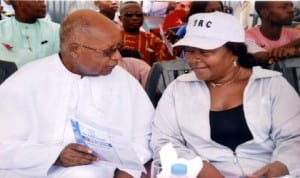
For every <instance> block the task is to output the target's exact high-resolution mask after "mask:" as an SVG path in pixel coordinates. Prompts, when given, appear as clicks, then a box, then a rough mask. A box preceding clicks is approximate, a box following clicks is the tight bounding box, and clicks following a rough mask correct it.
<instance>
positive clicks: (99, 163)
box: [0, 10, 154, 178]
mask: <svg viewBox="0 0 300 178" xmlns="http://www.w3.org/2000/svg"><path fill="white" fill-rule="evenodd" d="M60 40H61V49H60V54H59V55H58V54H55V55H52V56H49V57H46V58H44V59H41V60H37V61H34V62H31V63H29V64H27V65H25V66H23V67H22V68H20V69H19V71H17V72H16V73H14V74H13V75H12V76H11V77H10V78H8V79H7V80H6V81H5V82H4V83H3V84H2V85H1V86H0V98H1V100H0V130H1V131H0V132H1V133H0V146H1V147H0V160H1V161H0V177H1V178H77V177H78V178H79V177H80V178H100V177H102V178H109V177H113V176H115V177H117V178H127V177H128V178H129V177H140V176H141V172H142V170H139V169H133V168H132V169H129V168H126V167H122V166H118V165H116V164H112V163H108V162H106V161H103V160H101V159H100V160H99V157H97V156H95V154H94V153H93V152H92V150H91V149H90V148H87V147H86V146H83V145H80V144H78V143H76V141H75V138H74V133H73V131H72V126H71V121H70V120H71V119H78V120H82V121H87V120H89V121H92V122H94V123H96V124H97V125H99V126H101V128H103V129H100V130H99V131H101V132H104V133H105V134H107V136H108V137H109V138H114V141H115V142H118V143H123V146H125V147H132V148H133V150H134V152H135V153H136V156H137V158H138V160H139V161H140V164H141V165H143V164H144V163H146V162H147V161H148V160H149V159H150V158H151V151H150V148H149V141H150V134H151V120H152V116H153V111H154V109H153V106H152V104H151V102H150V100H149V99H148V97H147V94H146V93H145V92H144V90H143V88H142V86H141V85H140V84H139V83H138V81H137V80H135V79H134V78H133V77H132V76H131V75H130V74H129V73H128V72H126V71H125V70H124V69H122V68H121V67H119V66H116V65H117V64H118V61H119V60H120V58H121V55H120V53H119V51H118V45H119V43H120V42H121V35H120V31H119V29H118V28H117V27H116V26H115V24H114V23H113V22H111V21H110V20H109V19H107V18H105V17H104V16H103V15H100V14H99V13H97V12H95V11H91V10H79V11H76V12H74V13H72V14H70V15H69V16H68V17H67V18H66V19H65V20H64V22H63V23H62V25H61V32H60ZM96 127H97V126H95V128H96ZM100 154H101V153H100ZM122 156H123V157H124V159H128V160H130V159H132V160H133V159H134V158H133V157H128V155H122Z"/></svg>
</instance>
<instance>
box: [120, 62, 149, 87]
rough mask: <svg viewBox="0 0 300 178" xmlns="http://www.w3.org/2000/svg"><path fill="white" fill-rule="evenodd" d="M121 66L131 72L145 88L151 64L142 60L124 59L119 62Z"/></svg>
mask: <svg viewBox="0 0 300 178" xmlns="http://www.w3.org/2000/svg"><path fill="white" fill-rule="evenodd" d="M119 66H121V67H122V68H123V69H125V70H126V71H127V72H129V73H130V74H131V75H132V76H133V77H134V78H136V79H137V80H138V81H139V82H140V84H141V85H142V86H143V87H144V88H145V86H146V82H147V78H148V75H149V72H150V69H151V67H150V65H149V64H147V63H146V62H145V61H143V60H142V59H137V58H133V57H122V59H121V60H120V61H119Z"/></svg>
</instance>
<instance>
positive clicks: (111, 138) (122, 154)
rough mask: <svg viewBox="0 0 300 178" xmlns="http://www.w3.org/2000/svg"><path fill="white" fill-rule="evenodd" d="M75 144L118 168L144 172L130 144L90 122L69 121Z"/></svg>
mask: <svg viewBox="0 0 300 178" xmlns="http://www.w3.org/2000/svg"><path fill="white" fill-rule="evenodd" d="M71 124H72V128H73V132H74V136H75V139H76V142H77V143H79V144H81V145H84V146H86V147H89V148H90V149H92V150H93V154H95V155H96V156H97V157H99V158H100V160H99V161H106V162H108V163H109V164H113V165H116V166H117V167H119V168H124V169H133V170H139V171H145V168H144V166H143V164H142V163H141V161H140V160H139V159H138V156H137V154H136V152H135V151H134V149H133V148H132V146H131V144H130V143H128V142H126V143H125V141H120V137H121V134H120V133H118V132H117V131H116V130H112V129H111V128H109V127H105V126H99V125H96V124H95V123H93V122H91V121H84V122H83V121H79V120H75V119H72V120H71Z"/></svg>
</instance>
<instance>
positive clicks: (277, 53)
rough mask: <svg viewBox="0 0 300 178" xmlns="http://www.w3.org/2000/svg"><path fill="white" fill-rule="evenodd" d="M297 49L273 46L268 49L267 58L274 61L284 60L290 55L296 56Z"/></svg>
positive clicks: (297, 53)
mask: <svg viewBox="0 0 300 178" xmlns="http://www.w3.org/2000/svg"><path fill="white" fill-rule="evenodd" d="M298 55H299V50H298V49H296V48H294V47H292V48H275V49H272V50H270V51H269V55H268V58H269V59H273V60H274V62H278V61H279V60H284V59H287V58H290V57H294V56H298Z"/></svg>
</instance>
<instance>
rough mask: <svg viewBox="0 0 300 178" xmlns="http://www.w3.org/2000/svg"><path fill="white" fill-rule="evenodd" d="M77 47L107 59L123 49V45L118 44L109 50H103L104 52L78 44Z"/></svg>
mask: <svg viewBox="0 0 300 178" xmlns="http://www.w3.org/2000/svg"><path fill="white" fill-rule="evenodd" d="M79 46H81V47H83V48H85V49H89V50H93V51H94V52H95V53H97V54H99V55H100V56H103V57H109V58H110V57H111V56H112V55H113V54H114V53H115V52H117V51H120V50H122V49H123V47H124V43H119V44H118V45H117V46H116V47H114V48H109V49H104V50H101V49H96V48H92V47H90V46H87V45H84V44H79Z"/></svg>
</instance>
